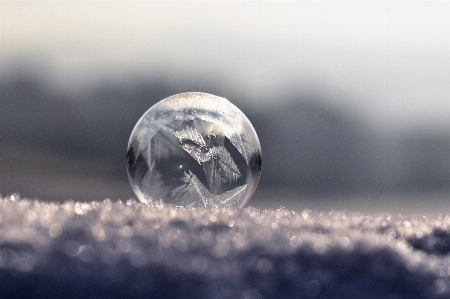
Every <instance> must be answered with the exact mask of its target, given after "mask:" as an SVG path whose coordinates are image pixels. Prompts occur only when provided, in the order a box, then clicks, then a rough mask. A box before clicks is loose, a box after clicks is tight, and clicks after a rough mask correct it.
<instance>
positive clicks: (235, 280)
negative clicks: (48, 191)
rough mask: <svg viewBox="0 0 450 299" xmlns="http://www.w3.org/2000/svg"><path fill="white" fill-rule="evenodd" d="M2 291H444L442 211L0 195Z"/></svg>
mask: <svg viewBox="0 0 450 299" xmlns="http://www.w3.org/2000/svg"><path fill="white" fill-rule="evenodd" d="M0 227H1V230H0V294H2V297H3V298H22V297H23V298H25V297H26V298H30V297H33V298H36V297H42V298H62V297H65V298H80V297H83V298H111V297H124V298H125V297H126V298H140V297H152V298H169V297H170V298H230V297H236V298H409V299H411V298H450V279H449V276H450V256H449V253H450V215H435V216H411V217H405V216H401V215H392V214H389V213H382V214H361V213H353V212H347V211H331V212H319V211H311V210H304V211H300V212H297V211H292V210H287V209H278V210H258V209H255V208H252V207H249V208H246V209H232V208H211V209H204V208H190V209H182V208H175V207H170V206H164V205H152V204H143V203H140V202H137V201H135V200H128V201H126V202H121V201H111V200H104V201H102V202H91V203H81V202H72V201H67V202H63V203H49V202H43V201H39V200H29V199H20V198H19V197H18V196H16V195H14V196H11V197H6V198H1V199H0Z"/></svg>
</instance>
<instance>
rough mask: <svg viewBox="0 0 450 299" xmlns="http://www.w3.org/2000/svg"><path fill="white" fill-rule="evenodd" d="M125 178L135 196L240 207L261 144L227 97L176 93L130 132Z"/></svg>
mask: <svg viewBox="0 0 450 299" xmlns="http://www.w3.org/2000/svg"><path fill="white" fill-rule="evenodd" d="M127 171H128V178H129V180H130V183H131V187H132V188H133V191H134V193H135V194H136V196H137V197H138V199H139V200H140V201H141V202H144V203H149V202H151V203H158V202H159V201H160V200H162V201H163V202H164V203H165V204H170V205H174V206H183V207H218V206H225V205H229V206H235V207H243V206H244V205H245V203H247V202H248V200H249V199H250V197H251V196H252V195H253V192H254V191H255V189H256V186H257V184H258V181H259V177H260V173H261V146H260V144H259V140H258V136H257V135H256V132H255V130H254V128H253V126H252V124H251V123H250V121H249V120H248V119H247V117H246V116H245V115H244V114H243V113H242V112H241V111H240V110H239V109H238V108H237V107H236V106H234V105H233V104H231V103H230V102H229V101H228V100H226V99H224V98H221V97H218V96H214V95H211V94H206V93H182V94H177V95H174V96H171V97H168V98H166V99H164V100H162V101H160V102H158V103H157V104H155V105H154V106H153V107H151V108H150V109H149V110H148V111H147V112H146V113H145V114H144V115H143V116H142V117H141V119H140V120H139V121H138V123H137V124H136V126H135V127H134V129H133V132H132V133H131V137H130V141H129V143H128V152H127Z"/></svg>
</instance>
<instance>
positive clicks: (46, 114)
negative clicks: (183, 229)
mask: <svg viewBox="0 0 450 299" xmlns="http://www.w3.org/2000/svg"><path fill="white" fill-rule="evenodd" d="M210 81H212V82H197V83H196V85H186V84H184V83H182V82H178V83H177V82H168V81H166V80H162V79H155V80H150V81H148V82H144V81H140V82H137V83H133V84H128V85H120V84H112V83H104V84H100V85H99V86H98V87H97V88H93V89H90V90H84V91H79V92H78V93H70V92H69V93H62V92H60V91H58V92H57V91H55V90H54V89H52V88H49V87H48V85H46V83H45V82H44V81H42V80H39V79H38V78H37V77H35V76H28V75H27V74H26V73H20V74H19V75H17V76H11V77H9V78H7V79H4V80H3V81H2V82H1V84H0V99H1V100H0V119H1V123H2V125H1V126H0V194H2V195H7V194H10V193H12V192H19V193H20V194H21V196H28V197H42V198H46V199H52V200H63V199H67V198H72V199H75V200H77V199H79V200H86V199H88V200H95V199H97V200H98V199H102V198H105V197H109V198H113V199H114V198H125V197H127V198H128V197H132V196H133V194H132V191H131V188H130V187H129V185H128V181H127V177H126V170H125V152H126V147H127V143H128V138H129V135H130V134H131V131H132V129H133V127H134V125H135V123H136V122H137V120H138V119H139V118H140V117H141V115H142V114H143V113H144V112H145V111H146V110H147V109H148V108H150V107H151V106H152V105H153V104H154V103H156V102H157V101H159V100H161V99H163V98H166V97H168V96H170V95H173V94H176V93H180V92H186V91H202V92H209V93H213V94H216V95H219V96H224V97H226V98H228V99H229V100H230V101H231V102H233V103H234V104H236V105H237V106H238V107H239V108H241V109H242V110H243V111H244V113H245V114H246V115H247V117H248V118H249V119H250V121H251V122H252V123H253V125H254V127H255V129H256V131H257V133H258V136H259V138H260V141H261V145H262V150H263V162H262V168H263V172H262V179H261V181H260V186H259V188H260V189H262V190H268V189H270V190H293V192H298V193H299V194H323V193H335V192H338V193H355V192H377V191H379V190H393V191H401V190H421V191H426V190H436V189H439V190H440V189H443V190H444V189H449V188H450V133H449V132H442V131H436V132H429V131H423V132H418V131H409V132H408V131H405V132H403V133H401V134H400V133H397V134H395V135H392V134H389V132H384V133H383V132H382V133H380V132H378V131H377V132H376V131H374V130H372V128H371V127H370V126H369V125H368V123H366V122H364V119H361V118H360V117H359V116H358V115H354V114H351V113H349V112H347V111H344V110H342V109H338V108H335V107H332V106H330V105H326V104H324V103H326V102H327V101H325V99H323V98H321V97H320V96H318V95H314V94H311V93H306V92H301V91H299V90H295V91H294V90H291V91H289V92H287V93H285V94H283V95H280V96H281V97H284V100H283V101H280V104H278V105H271V106H270V107H269V108H267V107H264V106H261V107H258V109H254V107H253V108H252V107H250V106H248V105H247V104H246V103H248V102H249V101H248V99H246V95H245V94H242V93H239V92H238V91H234V92H232V93H230V92H226V91H225V90H221V89H220V88H219V87H218V86H220V84H215V83H214V81H213V79H211V78H210ZM247 97H248V95H247ZM274 101H277V99H274ZM328 102H329V101H328Z"/></svg>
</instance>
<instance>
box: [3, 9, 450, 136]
mask: <svg viewBox="0 0 450 299" xmlns="http://www.w3.org/2000/svg"><path fill="white" fill-rule="evenodd" d="M0 12H1V15H0V62H1V64H0V67H1V69H0V73H3V74H2V75H4V74H5V71H6V70H8V69H9V68H10V67H12V66H17V65H20V67H22V68H27V67H28V66H30V67H31V68H39V67H44V69H45V74H47V75H49V76H50V77H49V78H50V79H51V80H52V82H55V84H56V85H58V86H66V87H73V86H75V87H76V86H82V85H83V84H86V83H88V82H91V83H92V82H94V83H95V82H97V81H96V80H99V78H105V77H108V78H112V79H114V80H116V81H119V82H122V81H123V82H128V81H130V80H133V78H135V74H136V73H141V74H142V75H143V76H148V78H149V80H151V78H152V77H155V76H158V75H160V73H161V71H162V70H165V72H166V73H167V74H172V75H174V76H175V77H177V76H178V77H184V78H186V80H188V81H189V80H202V78H203V77H204V78H211V77H219V78H222V77H223V78H224V82H225V81H226V82H227V86H235V87H236V88H240V89H242V90H244V91H245V92H246V93H247V94H249V95H250V97H253V98H254V99H255V103H256V102H257V101H259V102H258V103H261V101H262V102H263V103H265V104H267V103H269V104H276V103H278V102H279V101H280V99H279V98H277V97H276V95H277V94H280V92H281V91H283V90H285V89H288V88H291V87H292V85H297V86H298V88H299V90H300V89H301V90H307V91H308V90H315V91H320V92H322V93H323V94H325V95H327V97H328V98H329V101H330V102H332V103H333V104H334V105H342V106H343V107H345V108H346V109H350V110H354V111H357V112H358V113H359V115H360V116H361V117H362V118H367V119H368V120H369V121H371V122H372V123H373V124H374V125H377V126H380V127H382V128H385V129H389V128H391V127H398V128H402V127H417V128H420V127H423V126H427V125H431V126H433V127H436V128H437V127H441V128H444V129H445V128H450V2H379V1H377V2H364V1H363V2H318V1H314V2H294V1H290V2H281V1H251V2H247V1H229V2H222V1H201V2H193V1H173V2H169V1H163V2H156V1H70V0H68V1H39V0H35V1H20V0H16V1H0ZM192 73H196V74H197V75H196V76H195V78H192V79H190V77H192Z"/></svg>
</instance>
